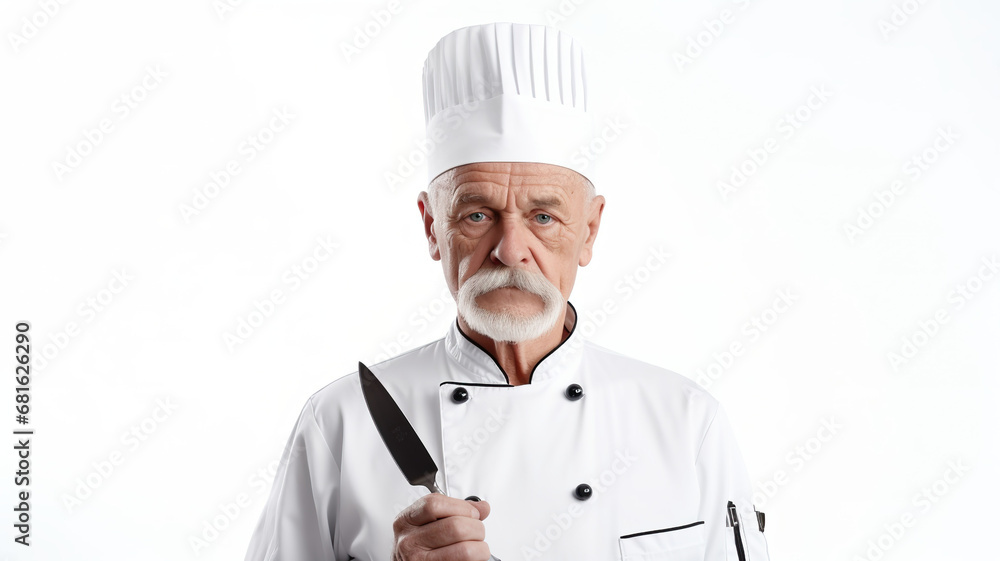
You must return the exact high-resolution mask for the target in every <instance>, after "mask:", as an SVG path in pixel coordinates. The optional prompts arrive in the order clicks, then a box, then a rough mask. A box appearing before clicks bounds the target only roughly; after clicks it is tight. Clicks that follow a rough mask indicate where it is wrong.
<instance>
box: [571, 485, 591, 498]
mask: <svg viewBox="0 0 1000 561" xmlns="http://www.w3.org/2000/svg"><path fill="white" fill-rule="evenodd" d="M593 494H594V490H593V489H591V488H590V485H587V484H586V483H581V484H579V485H577V486H576V490H574V491H573V496H574V497H576V498H578V499H580V500H581V501H585V500H587V499H589V498H590V496H591V495H593Z"/></svg>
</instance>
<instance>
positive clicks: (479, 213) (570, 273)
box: [417, 162, 604, 319]
mask: <svg viewBox="0 0 1000 561" xmlns="http://www.w3.org/2000/svg"><path fill="white" fill-rule="evenodd" d="M430 189H431V190H434V191H435V193H434V197H433V201H432V200H431V197H429V195H428V193H427V192H426V191H425V192H421V193H420V195H419V197H418V201H417V206H418V207H419V208H420V212H421V215H422V217H423V220H424V230H425V234H426V235H427V241H428V244H429V250H430V255H431V258H433V259H434V260H440V261H441V262H442V266H443V267H444V273H445V278H446V280H447V283H448V288H449V289H450V290H451V293H452V295H454V296H455V297H456V300H457V299H458V294H459V290H460V289H461V287H462V286H463V285H464V284H465V282H466V281H468V280H469V278H470V277H472V276H473V275H475V274H476V273H477V272H479V271H480V270H481V269H491V268H498V267H511V268H516V269H522V270H525V271H527V272H529V273H536V274H541V275H544V277H545V279H547V280H548V281H549V282H550V283H551V284H552V285H553V286H554V287H556V288H557V289H558V291H559V292H560V293H561V294H562V300H563V301H566V300H568V299H569V296H570V293H571V292H572V290H573V284H574V283H575V281H576V271H577V267H578V266H586V265H587V263H589V262H590V259H591V255H592V250H593V246H594V239H595V238H596V237H597V230H598V227H599V226H600V221H601V213H602V212H603V209H604V197H602V196H600V195H598V196H595V197H594V198H593V199H592V200H591V201H590V202H587V200H586V198H587V188H586V183H585V180H584V179H583V177H582V176H580V175H579V174H577V173H576V172H574V171H572V170H569V169H567V168H563V167H560V166H556V165H551V164H539V163H523V162H484V163H475V164H467V165H463V166H459V167H457V168H453V169H451V170H449V171H447V172H445V173H444V174H442V175H441V176H439V177H438V178H436V179H435V181H434V183H432V185H431V186H430ZM431 202H433V203H434V205H433V206H432V205H431ZM476 304H478V306H479V307H480V308H482V309H484V310H490V311H496V312H505V313H518V314H523V315H526V316H530V315H536V314H540V313H542V311H543V310H544V309H545V301H544V299H543V298H542V297H541V296H539V295H538V294H536V293H532V292H530V291H525V290H521V289H518V288H512V287H507V288H498V289H495V290H491V291H489V292H486V293H484V294H482V295H480V296H479V297H478V298H476ZM559 319H561V318H559Z"/></svg>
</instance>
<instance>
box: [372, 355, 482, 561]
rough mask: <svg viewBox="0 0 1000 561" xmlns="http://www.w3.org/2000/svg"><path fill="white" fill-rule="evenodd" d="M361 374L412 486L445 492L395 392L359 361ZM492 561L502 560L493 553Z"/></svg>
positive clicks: (380, 427) (381, 429) (390, 445)
mask: <svg viewBox="0 0 1000 561" xmlns="http://www.w3.org/2000/svg"><path fill="white" fill-rule="evenodd" d="M358 376H359V377H360V378H361V393H362V394H363V395H364V396H365V403H366V404H367V405H368V412H369V413H371V416H372V421H374V422H375V428H377V429H378V434H379V436H381V437H382V442H384V443H385V447H386V448H388V449H389V454H390V455H392V459H393V460H395V462H396V465H397V466H399V469H400V471H402V472H403V476H404V477H406V480H407V481H409V482H410V485H423V486H424V487H427V490H428V491H430V492H431V493H441V494H442V495H444V491H442V490H441V488H440V487H438V486H437V472H438V468H437V464H435V463H434V458H431V455H430V453H429V452H427V447H426V446H424V443H423V442H421V441H420V437H419V436H418V435H417V431H415V430H413V425H411V424H410V421H408V420H407V419H406V416H405V415H403V412H402V411H401V410H400V409H399V405H396V401H395V400H393V399H392V395H390V394H389V392H388V390H386V389H385V386H383V385H382V382H380V381H379V379H378V378H376V377H375V374H373V373H372V371H371V370H369V369H368V367H367V366H365V365H364V363H363V362H361V361H360V360H359V361H358ZM490 560H491V561H500V560H499V559H497V558H496V557H494V556H492V555H491V556H490Z"/></svg>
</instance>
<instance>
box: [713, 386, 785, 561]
mask: <svg viewBox="0 0 1000 561" xmlns="http://www.w3.org/2000/svg"><path fill="white" fill-rule="evenodd" d="M716 405H717V407H716V410H715V415H714V418H713V419H712V421H711V422H710V423H709V426H708V429H707V431H706V432H705V436H704V440H703V441H702V444H701V448H700V450H699V452H698V456H697V459H696V460H695V466H696V469H697V472H698V480H699V484H700V487H701V505H700V509H699V518H700V519H701V520H704V521H705V531H706V535H707V540H708V542H707V544H706V548H705V561H770V557H769V556H768V551H767V542H766V540H765V539H764V530H763V527H764V515H763V513H758V511H757V510H756V508H755V507H754V505H753V502H752V500H753V490H752V486H751V484H750V478H749V476H748V474H747V469H746V465H745V464H744V462H743V455H742V453H741V452H740V448H739V446H738V445H737V443H736V438H735V436H734V435H733V431H732V426H731V425H730V424H729V417H728V416H727V415H726V412H725V410H723V408H722V405H720V404H718V403H717V402H716ZM734 518H735V519H736V524H735V525H734V524H733V519H734Z"/></svg>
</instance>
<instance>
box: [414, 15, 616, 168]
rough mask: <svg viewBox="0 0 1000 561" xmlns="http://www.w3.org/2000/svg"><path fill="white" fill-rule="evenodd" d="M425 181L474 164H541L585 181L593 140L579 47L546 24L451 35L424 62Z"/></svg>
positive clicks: (509, 25) (505, 24)
mask: <svg viewBox="0 0 1000 561" xmlns="http://www.w3.org/2000/svg"><path fill="white" fill-rule="evenodd" d="M423 86H424V118H425V124H426V127H427V129H426V134H427V142H428V143H429V144H430V145H431V147H432V149H431V150H430V151H429V154H428V168H429V169H428V172H429V177H428V181H431V180H433V179H434V178H435V177H437V176H438V175H439V174H440V173H442V172H444V171H447V170H449V169H451V168H453V167H455V166H459V165H462V164H467V163H472V162H539V163H546V164H555V165H558V166H563V167H566V168H569V169H573V170H575V171H577V172H579V173H581V174H583V175H584V176H585V177H587V179H589V180H590V181H591V183H593V184H594V185H595V186H596V185H597V181H595V173H594V172H595V167H596V166H595V165H594V162H593V161H592V160H591V159H590V158H589V157H588V156H586V155H585V154H587V153H586V152H583V151H581V150H580V149H581V147H582V146H585V145H586V144H588V143H589V142H590V141H591V140H592V139H593V136H594V121H593V117H592V111H593V109H592V108H591V107H590V106H589V105H590V100H588V96H587V82H586V74H585V69H584V63H583V50H582V49H581V47H580V44H579V43H578V42H577V41H575V40H574V39H573V38H572V37H570V36H569V35H568V34H567V33H566V32H564V31H560V30H558V29H556V28H554V27H550V26H547V25H530V24H521V23H509V22H497V23H487V24H482V25H472V26H468V27H463V28H460V29H456V30H454V31H452V32H451V33H448V34H447V35H445V36H444V37H442V38H441V39H440V40H439V41H438V42H437V44H436V45H435V46H434V48H433V49H431V51H430V53H429V54H428V55H427V60H426V61H425V62H424V71H423Z"/></svg>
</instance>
